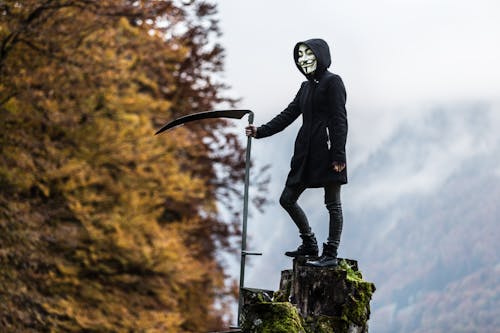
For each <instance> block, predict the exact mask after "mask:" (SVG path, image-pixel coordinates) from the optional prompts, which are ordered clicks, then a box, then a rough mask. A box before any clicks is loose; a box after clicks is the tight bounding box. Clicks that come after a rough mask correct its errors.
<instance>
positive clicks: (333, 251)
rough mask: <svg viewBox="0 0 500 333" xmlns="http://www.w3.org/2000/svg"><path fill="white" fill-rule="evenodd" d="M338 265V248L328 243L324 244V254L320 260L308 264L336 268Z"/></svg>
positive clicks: (307, 264)
mask: <svg viewBox="0 0 500 333" xmlns="http://www.w3.org/2000/svg"><path fill="white" fill-rule="evenodd" d="M337 265H338V263H337V247H336V246H335V245H332V244H327V243H324V244H323V254H322V255H321V257H319V259H318V260H312V261H307V262H306V266H313V267H335V266H337Z"/></svg>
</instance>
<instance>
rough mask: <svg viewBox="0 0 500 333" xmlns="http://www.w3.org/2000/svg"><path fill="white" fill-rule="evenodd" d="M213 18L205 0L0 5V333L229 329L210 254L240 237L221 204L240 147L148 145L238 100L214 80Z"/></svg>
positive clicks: (191, 139)
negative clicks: (173, 124)
mask: <svg viewBox="0 0 500 333" xmlns="http://www.w3.org/2000/svg"><path fill="white" fill-rule="evenodd" d="M215 14H216V8H215V6H214V5H210V4H206V3H204V2H202V1H194V2H193V1H190V2H180V1H132V0H106V1H98V0H59V1H50V0H46V1H39V0H26V1H1V2H0V331H2V332H15V331H19V332H21V331H22V332H30V331H32V332H40V331H55V332H81V331H85V332H118V331H119V332H122V331H127V332H128V331H135V332H137V331H147V332H164V333H165V332H197V333H198V332H203V331H208V330H210V329H217V328H220V327H221V326H222V325H223V312H224V310H225V308H224V307H225V306H227V301H228V300H232V298H231V297H232V294H233V292H234V291H232V290H230V288H228V287H226V286H225V284H224V279H225V273H224V267H223V266H222V264H221V263H219V262H218V261H217V259H216V253H217V252H218V251H224V250H231V248H230V245H229V242H228V240H229V239H230V236H232V235H233V236H234V235H236V234H237V233H238V227H237V223H236V221H237V219H236V217H237V216H236V215H237V213H236V211H234V210H233V211H232V212H233V215H232V216H233V218H232V219H231V220H230V221H223V220H221V218H220V217H219V216H220V214H218V211H217V205H216V201H219V202H223V200H222V199H223V198H225V197H227V196H230V195H232V193H237V190H238V188H235V186H238V184H239V183H240V181H241V180H242V178H243V177H242V174H243V172H244V170H243V168H242V166H243V165H242V163H243V160H244V159H243V152H244V149H243V148H242V147H241V145H240V142H239V141H238V140H237V138H236V137H235V136H234V135H233V134H231V133H230V132H228V131H227V130H226V128H227V127H228V125H229V124H228V123H227V122H226V121H223V120H213V121H208V122H202V123H198V124H194V125H192V126H189V127H183V128H179V129H176V130H175V132H171V133H169V134H168V135H163V136H160V137H158V136H157V137H155V136H153V133H154V132H155V129H157V128H158V127H159V126H161V125H162V124H164V123H165V122H166V121H169V120H171V119H173V118H176V117H179V116H181V115H183V114H186V113H190V112H195V111H202V110H209V109H211V108H212V107H214V106H215V105H216V104H217V103H220V102H223V101H227V102H229V103H232V102H234V101H231V100H228V99H225V98H224V97H223V93H224V88H225V86H224V85H223V84H222V83H220V82H217V81H215V80H214V74H217V73H219V72H221V71H222V69H223V67H222V65H223V63H222V61H223V49H222V48H221V46H219V45H218V44H217V43H216V42H214V38H215V41H216V37H217V34H218V33H219V32H218V27H217V21H216V20H215V19H214V15H215ZM221 147H224V149H223V150H221V149H220V148H221ZM216 170H217V172H216ZM229 209H230V211H231V207H229ZM216 304H217V306H215V305H216ZM225 304H226V305H225Z"/></svg>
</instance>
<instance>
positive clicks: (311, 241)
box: [285, 232, 318, 257]
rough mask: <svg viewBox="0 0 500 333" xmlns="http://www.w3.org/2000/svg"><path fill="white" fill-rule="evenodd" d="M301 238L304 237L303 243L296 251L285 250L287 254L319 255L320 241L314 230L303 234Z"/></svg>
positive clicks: (298, 255) (294, 255)
mask: <svg viewBox="0 0 500 333" xmlns="http://www.w3.org/2000/svg"><path fill="white" fill-rule="evenodd" d="M300 238H302V245H300V246H299V247H298V248H297V250H295V251H287V252H285V255H286V256H289V257H300V256H317V255H318V243H317V242H316V237H314V234H313V233H312V232H311V233H310V234H301V235H300Z"/></svg>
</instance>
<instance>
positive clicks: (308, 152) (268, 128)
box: [256, 39, 347, 187]
mask: <svg viewBox="0 0 500 333" xmlns="http://www.w3.org/2000/svg"><path fill="white" fill-rule="evenodd" d="M300 44H306V45H307V46H308V47H309V48H310V49H311V50H312V51H313V53H314V55H315V57H316V61H317V67H316V70H315V71H314V72H313V73H312V75H311V74H309V75H307V74H305V73H304V72H303V71H302V68H301V67H300V66H299V65H297V67H298V68H299V70H300V71H301V73H303V74H304V75H305V76H306V78H307V81H305V82H302V85H301V86H300V89H299V91H298V92H297V95H296V96H295V98H294V99H293V101H292V102H291V103H290V104H289V105H288V107H287V108H286V109H285V110H283V111H282V112H281V113H280V114H278V115H277V116H276V117H274V118H273V119H272V120H271V121H269V122H268V123H267V124H264V125H262V126H260V127H258V128H257V133H256V138H264V137H267V136H271V135H273V134H275V133H278V132H280V131H282V130H283V129H285V128H286V127H287V126H288V125H290V124H291V123H292V122H293V121H294V120H295V119H297V118H298V117H299V116H300V115H301V114H302V127H301V128H300V130H299V133H298V134H297V138H296V139H295V148H294V153H293V157H292V161H291V163H290V172H289V174H288V178H287V181H286V185H287V186H299V185H300V186H305V187H324V186H326V185H327V184H329V183H338V184H346V183H347V168H345V169H344V170H343V171H341V172H337V171H335V170H334V169H333V166H332V163H333V162H342V163H345V162H346V154H345V144H346V138H347V114H346V109H345V102H346V92H345V87H344V83H343V82H342V79H341V78H340V76H338V75H336V74H333V73H331V72H329V71H328V70H327V68H328V67H330V64H331V57H330V50H329V48H328V44H327V43H326V42H325V41H324V40H322V39H309V40H307V41H305V42H299V43H297V44H296V45H295V48H294V50H293V57H294V61H295V63H296V64H297V59H298V49H299V45H300Z"/></svg>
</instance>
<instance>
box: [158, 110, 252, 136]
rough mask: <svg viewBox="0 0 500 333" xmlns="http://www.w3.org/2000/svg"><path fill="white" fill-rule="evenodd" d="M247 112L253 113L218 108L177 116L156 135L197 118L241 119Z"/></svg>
mask: <svg viewBox="0 0 500 333" xmlns="http://www.w3.org/2000/svg"><path fill="white" fill-rule="evenodd" d="M247 113H252V111H250V110H218V111H206V112H198V113H193V114H189V115H187V116H184V117H180V118H177V119H175V120H172V121H171V122H169V123H168V124H166V125H164V126H163V127H162V128H160V129H159V130H158V131H157V132H156V133H155V135H157V134H160V133H162V132H165V131H168V130H169V129H172V128H174V127H177V126H182V125H184V124H185V123H189V122H191V121H195V120H202V119H210V118H233V119H241V118H243V116H244V115H246V114H247Z"/></svg>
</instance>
